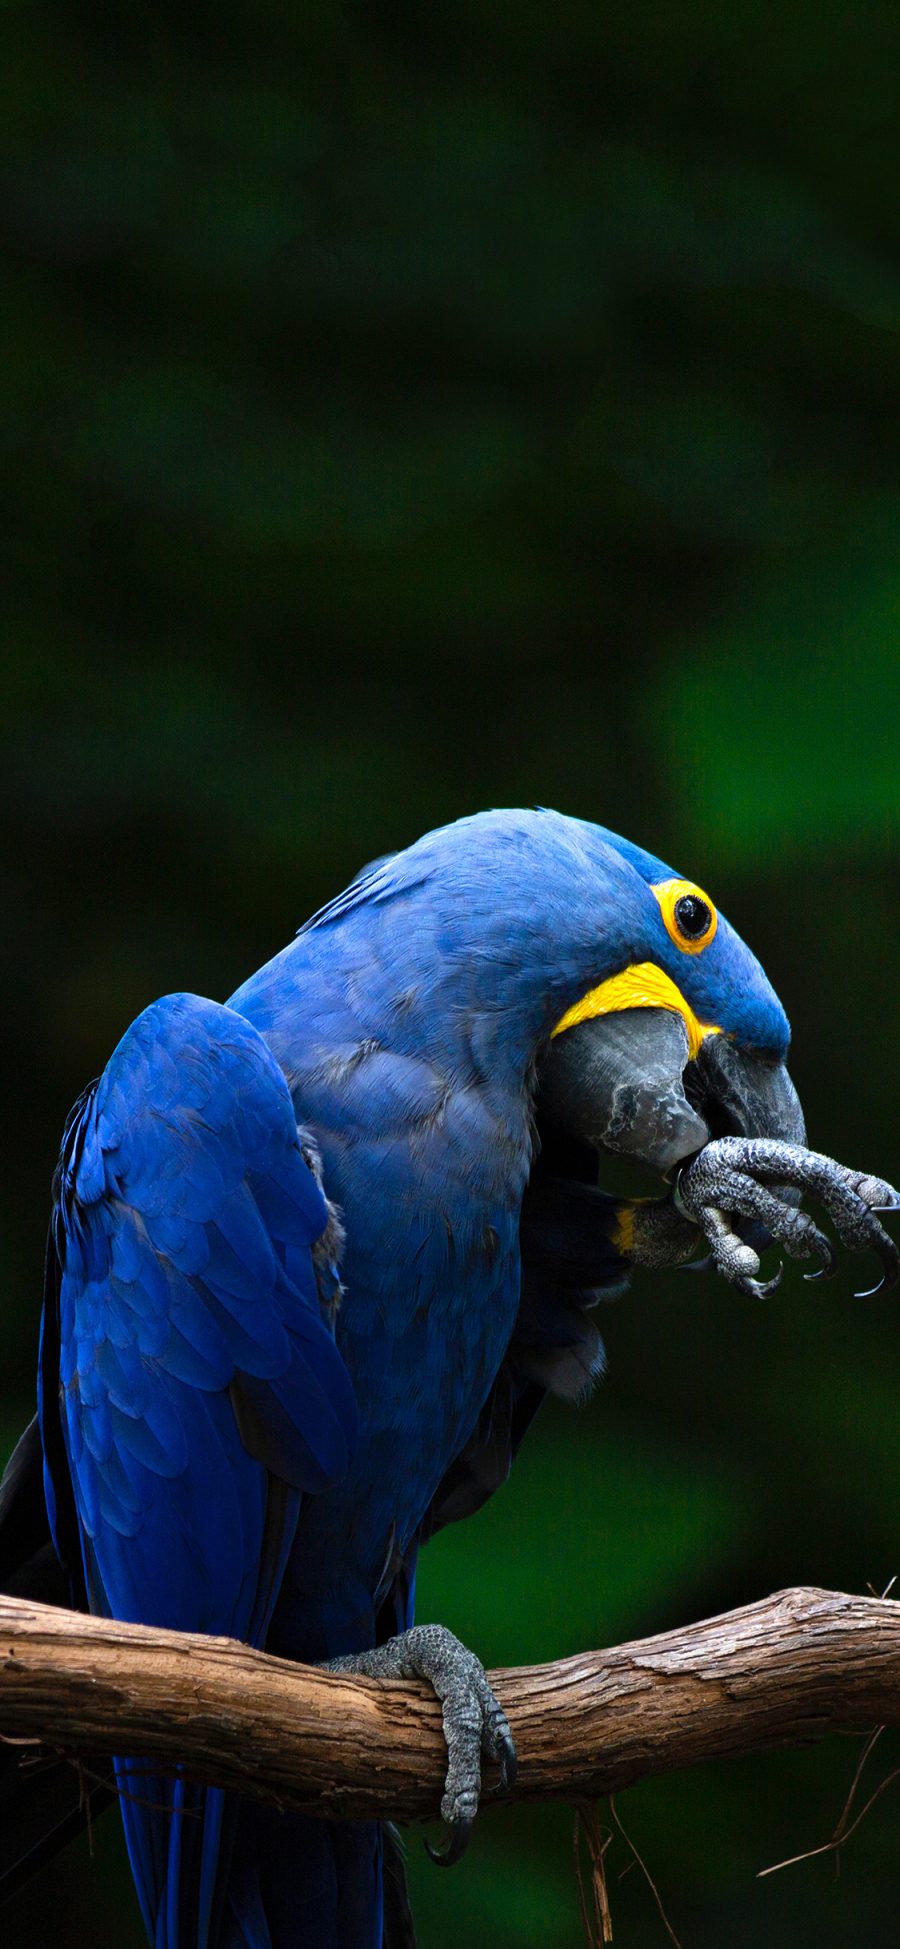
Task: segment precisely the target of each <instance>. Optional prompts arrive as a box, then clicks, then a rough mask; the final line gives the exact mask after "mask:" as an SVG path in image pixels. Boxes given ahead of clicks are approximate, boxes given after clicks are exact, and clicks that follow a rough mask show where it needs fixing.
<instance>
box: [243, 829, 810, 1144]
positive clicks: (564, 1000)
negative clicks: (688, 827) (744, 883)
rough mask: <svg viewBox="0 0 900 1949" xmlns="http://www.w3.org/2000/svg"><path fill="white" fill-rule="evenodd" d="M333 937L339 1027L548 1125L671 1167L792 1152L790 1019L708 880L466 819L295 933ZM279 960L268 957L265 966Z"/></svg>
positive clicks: (596, 833)
mask: <svg viewBox="0 0 900 1949" xmlns="http://www.w3.org/2000/svg"><path fill="white" fill-rule="evenodd" d="M325 927H327V928H329V929H335V928H337V930H338V933H339V935H340V936H341V938H342V939H343V941H344V943H345V952H346V957H347V960H346V966H347V967H348V969H349V970H350V977H349V982H348V984H347V985H348V988H349V989H351V990H352V1008H353V1033H354V1035H356V1036H358V1037H361V1038H362V1039H361V1041H360V1043H359V1045H358V1046H359V1047H360V1048H361V1049H362V1050H364V1051H365V1050H368V1049H370V1048H374V1047H376V1046H378V1045H379V1039H380V1038H381V1037H383V1035H384V1024H385V1021H386V1020H387V1021H389V1023H390V1039H391V1046H392V1047H393V1048H395V1049H397V1050H400V1051H402V1052H404V1053H406V1054H408V1055H410V1056H411V1057H414V1058H416V1059H418V1058H420V1057H422V1056H423V1055H426V1056H427V1057H428V1058H429V1059H430V1060H432V1061H434V1062H435V1063H437V1064H440V1066H441V1070H442V1072H443V1073H444V1074H452V1075H454V1076H456V1077H460V1076H464V1075H468V1076H469V1077H470V1078H471V1079H472V1081H473V1082H475V1083H476V1084H477V1087H478V1088H479V1089H481V1090H484V1091H491V1090H496V1091H498V1092H499V1094H500V1096H501V1097H502V1094H503V1091H504V1090H506V1091H507V1092H509V1093H512V1094H513V1095H516V1096H518V1097H521V1092H522V1090H523V1088H524V1089H527V1090H530V1091H531V1092H532V1108H533V1112H534V1115H535V1119H536V1122H537V1126H538V1129H539V1132H540V1134H541V1137H542V1140H543V1138H544V1134H545V1131H546V1130H548V1129H551V1128H552V1129H556V1130H558V1131H559V1132H560V1133H561V1134H562V1135H563V1136H564V1137H565V1138H566V1139H568V1140H570V1141H572V1142H574V1143H575V1144H576V1145H580V1146H582V1147H586V1146H589V1147H592V1148H593V1150H594V1151H595V1152H596V1151H598V1150H599V1151H607V1152H608V1151H613V1152H619V1153H622V1154H625V1155H627V1156H630V1157H632V1158H634V1159H636V1160H640V1161H641V1162H643V1163H644V1164H647V1165H649V1166H651V1167H652V1168H653V1169H654V1170H655V1171H657V1172H661V1173H663V1174H664V1175H670V1174H671V1173H672V1172H673V1171H674V1170H675V1168H676V1167H677V1166H678V1164H679V1163H680V1162H682V1161H683V1160H684V1159H686V1158H688V1157H690V1156H693V1155H694V1154H695V1153H696V1152H697V1151H698V1150H700V1149H702V1147H703V1146H704V1145H705V1144H706V1143H707V1142H708V1140H709V1138H710V1137H712V1136H726V1135H735V1136H741V1135H742V1136H771V1137H776V1136H777V1137H781V1138H783V1139H785V1140H787V1141H790V1142H793V1143H799V1142H802V1141H803V1135H804V1131H803V1118H802V1114H801V1111H800V1105H799V1103H798V1100H797V1096H796V1092H795V1090H794V1088H793V1085H792V1083H791V1081H790V1079H789V1077H788V1074H787V1071H786V1069H785V1066H784V1059H785V1055H786V1052H787V1048H788V1043H789V1039H790V1031H789V1028H788V1022H787V1017H786V1016H785V1013H784V1010H783V1008H782V1006H781V1003H780V1002H779V1000H778V997H777V995H776V994H775V992H774V990H773V988H772V987H771V986H770V984H769V982H768V981H767V979H766V976H765V975H764V973H763V971H762V968H761V967H760V965H759V963H758V961H757V960H756V958H755V956H754V955H753V954H752V953H751V952H750V949H749V948H748V947H746V946H745V944H744V942H743V941H742V940H741V939H740V937H739V935H738V934H737V933H736V932H735V930H734V929H733V928H732V927H731V926H730V925H729V923H728V921H727V920H726V919H725V917H724V915H722V914H720V913H719V912H718V911H717V908H716V906H715V904H714V902H713V900H712V899H711V897H710V896H709V894H707V893H705V892H704V891H703V889H702V888H701V887H699V886H697V885H695V884H694V883H693V881H690V880H685V879H683V878H681V877H680V876H679V875H678V874H676V873H675V872H674V871H673V870H672V868H671V867H669V866H667V865H665V864H664V862H663V861H661V860H659V859H657V858H655V857H654V856H653V855H652V854H649V853H646V852H643V851H642V850H641V849H640V848H639V847H637V846H634V845H631V844H630V843H629V842H628V841H627V840H624V839H620V838H618V837H617V836H616V834H614V833H612V832H609V831H607V830H606V829H605V828H604V827H601V826H597V825H593V824H590V823H588V822H587V821H584V820H579V819H573V818H569V817H566V816H564V815H563V814H561V813H558V812H551V811H546V810H542V809H534V810H530V811H494V812H483V813H477V814H475V815H473V816H472V817H469V818H464V819H460V820H458V821H457V822H456V823H455V824H453V825H450V826H443V827H441V828H439V829H438V830H436V831H434V832H431V833H426V834H425V835H424V837H423V838H422V839H419V840H417V841H416V842H415V844H414V845H412V846H409V847H407V848H406V849H405V850H404V851H403V852H400V853H395V854H392V855H387V856H385V857H384V858H383V859H381V860H378V861H375V862H374V863H373V864H372V866H371V867H370V868H368V869H366V870H365V871H363V872H362V873H361V874H360V875H359V876H358V877H357V879H356V880H355V881H354V882H353V883H352V885H351V886H350V887H348V888H347V889H346V891H345V892H344V893H343V894H341V895H339V896H338V898H337V899H336V900H333V901H331V902H330V903H329V905H328V906H327V907H326V908H324V909H322V910H321V912H320V913H318V914H316V915H314V916H313V918H312V920H311V921H309V922H307V924H306V928H305V929H304V930H302V932H303V933H304V934H306V935H308V934H309V932H310V931H313V932H314V933H315V932H317V931H318V930H321V929H322V928H325ZM277 965H278V963H277V962H276V963H274V964H273V966H274V967H277Z"/></svg>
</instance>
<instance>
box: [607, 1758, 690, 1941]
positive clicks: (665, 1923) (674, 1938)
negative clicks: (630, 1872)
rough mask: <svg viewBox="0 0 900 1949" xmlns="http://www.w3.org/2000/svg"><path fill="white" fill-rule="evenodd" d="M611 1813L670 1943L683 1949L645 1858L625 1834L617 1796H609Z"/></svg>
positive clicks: (628, 1835)
mask: <svg viewBox="0 0 900 1949" xmlns="http://www.w3.org/2000/svg"><path fill="white" fill-rule="evenodd" d="M609 1811H610V1813H611V1814H612V1817H613V1820H614V1821H615V1823H616V1826H617V1828H618V1830H619V1833H620V1834H621V1836H622V1839H623V1841H624V1842H625V1844H626V1847H630V1849H631V1852H632V1854H633V1855H634V1858H635V1861H636V1862H637V1864H638V1867H639V1868H640V1869H641V1872H642V1874H643V1875H644V1879H645V1880H646V1882H647V1884H648V1886H649V1888H650V1891H651V1894H652V1896H653V1899H654V1901H655V1903H656V1906H657V1908H658V1909H659V1914H660V1920H661V1922H662V1925H663V1928H664V1929H665V1931H666V1934H667V1936H668V1938H669V1941H670V1942H672V1943H674V1945H675V1949H682V1945H681V1943H680V1942H679V1939H678V1937H677V1935H676V1934H675V1930H674V1929H673V1927H672V1924H671V1922H670V1921H669V1918H668V1916H667V1914H666V1911H665V1909H664V1908H663V1905H662V1898H661V1896H660V1892H659V1889H658V1888H657V1886H656V1883H655V1881H654V1879H653V1876H652V1874H651V1873H650V1870H649V1868H648V1866H647V1863H646V1861H645V1860H644V1859H643V1856H642V1855H640V1854H639V1853H638V1851H637V1848H636V1847H635V1845H634V1842H633V1840H632V1839H631V1836H630V1834H626V1832H625V1829H624V1827H623V1826H622V1822H621V1819H620V1817H619V1811H618V1808H617V1807H616V1801H615V1795H614V1794H610V1796H609Z"/></svg>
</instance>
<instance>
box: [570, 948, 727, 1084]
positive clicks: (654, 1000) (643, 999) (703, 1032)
mask: <svg viewBox="0 0 900 1949" xmlns="http://www.w3.org/2000/svg"><path fill="white" fill-rule="evenodd" d="M626 1008H668V1009H670V1010H671V1011H672V1013H673V1014H674V1015H680V1016H681V1019H682V1021H683V1023H684V1026H685V1028H686V1029H687V1038H688V1055H689V1057H690V1060H691V1061H692V1062H693V1060H694V1058H695V1056H696V1055H697V1053H698V1051H699V1049H700V1045H701V1043H702V1042H704V1041H705V1040H706V1037H707V1036H708V1035H721V1033H722V1031H721V1029H719V1028H717V1027H716V1025H715V1023H713V1022H700V1021H698V1019H697V1017H696V1015H695V1014H694V1011H693V1009H692V1007H691V1005H690V1002H688V1001H686V1000H685V998H684V996H683V994H682V992H681V989H680V988H678V987H676V985H675V982H674V981H673V980H672V979H671V977H670V976H669V975H667V974H666V973H665V971H664V969H662V968H658V967H657V966H656V963H655V961H637V962H635V963H634V965H633V967H630V968H623V970H622V973H621V974H617V975H610V977H609V980H608V981H601V983H600V986H599V988H591V989H590V990H589V991H588V993H587V994H586V995H582V997H581V1000H580V1002H575V1004H574V1006H573V1007H572V1008H569V1009H567V1010H566V1013H565V1015H563V1016H562V1018H561V1020H560V1021H559V1022H557V1024H556V1027H555V1029H554V1030H553V1035H563V1034H564V1033H565V1030H566V1029H574V1028H575V1027H576V1025H577V1023H579V1022H590V1021H593V1019H594V1017H595V1016H597V1015H617V1014H619V1013H621V1011H622V1010H623V1009H626ZM552 1039H553V1037H552V1036H551V1041H552Z"/></svg>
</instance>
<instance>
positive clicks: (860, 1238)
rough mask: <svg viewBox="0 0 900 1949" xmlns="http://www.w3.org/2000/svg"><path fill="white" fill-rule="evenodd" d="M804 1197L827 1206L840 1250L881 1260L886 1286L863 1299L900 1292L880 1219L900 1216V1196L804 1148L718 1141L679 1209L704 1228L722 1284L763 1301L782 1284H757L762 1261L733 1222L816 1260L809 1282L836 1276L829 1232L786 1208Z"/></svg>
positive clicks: (696, 1164)
mask: <svg viewBox="0 0 900 1949" xmlns="http://www.w3.org/2000/svg"><path fill="white" fill-rule="evenodd" d="M798 1191H799V1192H801V1193H802V1192H806V1193H808V1194H810V1195H812V1196H813V1197H815V1198H817V1199H818V1200H819V1202H820V1204H822V1205H823V1206H824V1208H825V1210H826V1212H827V1213H828V1216H829V1218H830V1219H831V1222H832V1224H833V1225H834V1229H835V1231H836V1233H837V1236H838V1238H839V1240H840V1242H841V1244H842V1245H846V1246H847V1247H848V1248H849V1249H850V1250H851V1251H866V1250H868V1251H872V1252H874V1253H875V1254H876V1256H877V1258H878V1259H879V1261H880V1263H881V1268H882V1277H881V1279H880V1281H879V1282H878V1284H877V1285H876V1286H873V1287H872V1288H871V1289H870V1291H869V1292H866V1293H860V1294H858V1295H857V1297H858V1298H861V1299H867V1298H869V1297H871V1294H872V1293H876V1292H880V1291H881V1289H882V1287H886V1286H888V1287H889V1286H894V1285H896V1284H897V1282H898V1279H900V1254H898V1252H897V1248H896V1246H895V1244H894V1241H893V1239H891V1238H890V1237H889V1236H888V1233H887V1232H886V1231H885V1229H884V1226H883V1225H882V1224H881V1223H880V1221H879V1219H878V1217H877V1216H876V1211H896V1210H897V1209H900V1195H898V1193H897V1192H896V1191H895V1190H894V1189H893V1187H892V1186H891V1185H889V1184H886V1183H885V1182H884V1181H883V1180H882V1179H880V1178H873V1177H871V1176H868V1175H867V1174H866V1173H864V1172H862V1171H852V1170H848V1169H847V1167H846V1166H845V1165H843V1164H838V1163H836V1162H835V1160H834V1159H833V1158H831V1157H824V1156H822V1155H821V1154H820V1153H819V1152H818V1151H810V1150H807V1149H806V1148H805V1147H804V1146H803V1145H801V1144H787V1143H783V1142H782V1141H781V1140H779V1139H775V1138H765V1137H764V1138H759V1137H749V1138H747V1137H723V1138H718V1139H715V1140H714V1141H713V1142H712V1143H709V1144H707V1145H706V1147H705V1149H703V1150H702V1151H699V1152H698V1153H697V1155H696V1156H695V1157H694V1158H693V1159H692V1160H691V1161H690V1163H689V1164H686V1165H684V1166H683V1167H682V1169H681V1171H680V1172H679V1174H678V1178H677V1182H676V1192H675V1201H676V1204H677V1205H678V1207H679V1209H680V1210H681V1211H683V1212H684V1213H685V1215H686V1216H688V1217H691V1218H693V1220H694V1222H695V1223H696V1224H697V1225H699V1227H700V1230H701V1231H702V1232H703V1233H704V1236H705V1237H706V1238H707V1240H708V1242H709V1244H710V1246H711V1248H712V1257H713V1261H714V1264H715V1266H716V1268H717V1270H718V1271H719V1272H721V1273H722V1275H723V1277H724V1278H726V1279H728V1280H729V1281H730V1283H731V1284H732V1285H735V1286H737V1287H738V1288H739V1290H741V1291H743V1292H752V1293H753V1294H754V1295H755V1296H757V1297H758V1296H760V1295H761V1294H764V1293H765V1292H771V1291H773V1290H774V1284H777V1283H778V1281H777V1278H776V1280H775V1282H774V1284H773V1282H772V1281H769V1282H768V1284H765V1285H764V1284H761V1283H760V1282H759V1281H758V1279H757V1274H758V1272H759V1258H758V1256H757V1254H756V1253H755V1252H754V1251H753V1249H752V1248H751V1247H750V1246H749V1245H747V1244H745V1243H744V1242H743V1241H742V1240H741V1239H740V1238H739V1237H738V1236H737V1234H736V1232H735V1231H734V1229H733V1225H732V1224H730V1223H729V1222H728V1218H730V1217H731V1216H732V1215H735V1214H736V1215H738V1216H740V1217H742V1218H747V1219H750V1220H752V1221H753V1222H754V1223H757V1224H761V1225H763V1226H764V1227H765V1229H766V1231H767V1232H768V1233H769V1235H770V1237H772V1238H773V1239H777V1240H778V1242H779V1243H780V1244H781V1245H782V1246H783V1247H784V1249H785V1251H786V1252H787V1253H788V1254H789V1256H790V1257H791V1258H794V1259H808V1258H813V1257H814V1258H816V1259H817V1260H818V1261H819V1263H818V1267H817V1269H816V1270H815V1271H814V1272H812V1273H807V1275H806V1277H807V1278H811V1279H818V1278H827V1277H830V1275H831V1274H832V1272H833V1271H834V1270H835V1254H834V1249H833V1247H832V1245H831V1244H830V1242H829V1240H828V1239H827V1238H826V1237H825V1234H824V1232H821V1231H820V1230H819V1228H818V1226H817V1225H816V1224H814V1222H813V1220H812V1219H811V1218H810V1217H809V1216H808V1214H807V1213H806V1212H803V1211H799V1210H798V1209H797V1208H796V1206H795V1205H794V1204H793V1203H788V1202H786V1198H785V1194H786V1193H787V1194H788V1195H790V1193H791V1192H794V1193H796V1192H798ZM723 1214H728V1218H726V1216H724V1215H723ZM779 1277H780V1275H779Z"/></svg>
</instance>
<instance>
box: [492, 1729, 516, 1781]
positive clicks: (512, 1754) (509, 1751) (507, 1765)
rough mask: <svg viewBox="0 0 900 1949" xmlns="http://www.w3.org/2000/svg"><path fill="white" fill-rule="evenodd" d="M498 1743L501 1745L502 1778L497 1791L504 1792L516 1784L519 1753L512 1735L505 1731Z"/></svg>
mask: <svg viewBox="0 0 900 1949" xmlns="http://www.w3.org/2000/svg"><path fill="white" fill-rule="evenodd" d="M497 1743H498V1745H499V1747H500V1780H499V1783H498V1786H497V1792H498V1793H503V1792H504V1791H505V1789H506V1788H507V1787H514V1786H515V1784H516V1774H517V1773H518V1771H519V1755H518V1753H517V1752H516V1749H515V1745H514V1743H513V1740H512V1737H511V1735H508V1734H506V1733H503V1734H502V1735H501V1737H500V1739H499V1740H498V1742H497Z"/></svg>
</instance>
